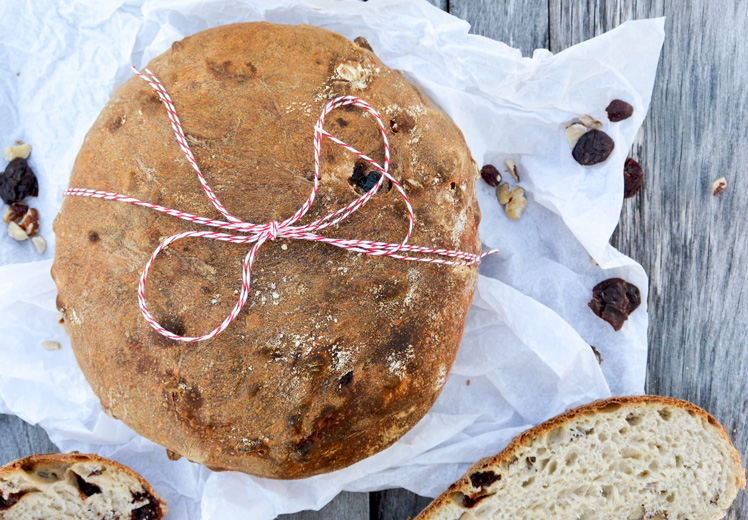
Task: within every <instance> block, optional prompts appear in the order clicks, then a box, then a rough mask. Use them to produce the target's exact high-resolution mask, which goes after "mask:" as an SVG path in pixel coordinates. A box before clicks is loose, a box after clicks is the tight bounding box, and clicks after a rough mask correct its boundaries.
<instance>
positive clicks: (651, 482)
mask: <svg viewBox="0 0 748 520" xmlns="http://www.w3.org/2000/svg"><path fill="white" fill-rule="evenodd" d="M744 488H745V470H744V469H743V467H742V465H741V461H740V456H739V455H738V452H737V450H735V448H734V447H733V446H732V443H731V442H730V438H729V437H728V435H727V432H726V431H725V429H724V428H723V427H722V425H720V424H719V423H718V422H717V420H716V419H715V418H714V417H712V416H711V415H709V414H708V413H707V412H705V411H704V410H702V409H701V408H699V407H698V406H696V405H694V404H691V403H689V402H687V401H681V400H679V399H672V398H668V397H658V396H636V397H613V398H610V399H605V400H602V401H596V402H594V403H592V404H589V405H586V406H582V407H580V408H576V409H574V410H569V411H568V412H566V413H564V414H561V415H559V416H557V417H554V418H553V419H550V420H549V421H546V422H544V423H542V424H540V425H538V426H536V427H534V428H531V429H530V430H527V431H526V432H524V433H523V434H521V435H519V436H518V437H516V438H515V439H514V440H513V441H512V442H511V443H510V444H509V446H507V447H506V449H504V451H502V452H501V453H499V454H498V455H495V456H493V457H489V458H485V459H483V460H480V461H478V462H477V463H476V464H474V465H473V466H472V467H471V468H470V470H469V471H468V472H467V473H466V474H465V475H464V476H463V477H462V478H461V479H460V480H458V481H457V482H455V483H454V484H453V485H452V486H451V487H450V488H449V489H447V490H446V491H445V492H444V493H442V495H441V496H439V497H438V498H437V499H436V500H434V502H432V503H431V505H429V506H428V507H427V508H426V509H425V510H424V511H423V512H422V513H421V514H420V515H418V517H417V518H416V520H504V519H511V520H525V519H528V520H529V519H532V520H540V519H554V520H565V519H574V520H592V519H598V518H600V519H602V518H605V519H616V520H655V519H656V520H664V519H667V520H717V519H719V518H722V517H723V516H724V514H725V511H726V509H727V508H728V507H729V506H730V504H731V503H732V501H733V500H734V499H735V496H736V495H737V493H738V490H740V489H744Z"/></svg>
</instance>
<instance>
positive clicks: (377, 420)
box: [53, 23, 480, 478]
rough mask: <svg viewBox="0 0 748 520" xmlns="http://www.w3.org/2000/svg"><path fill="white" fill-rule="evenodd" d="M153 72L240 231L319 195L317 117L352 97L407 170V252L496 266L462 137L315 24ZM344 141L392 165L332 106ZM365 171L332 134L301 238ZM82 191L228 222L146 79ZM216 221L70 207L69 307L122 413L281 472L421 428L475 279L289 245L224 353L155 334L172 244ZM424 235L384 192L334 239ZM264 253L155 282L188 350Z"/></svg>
mask: <svg viewBox="0 0 748 520" xmlns="http://www.w3.org/2000/svg"><path fill="white" fill-rule="evenodd" d="M148 68H149V69H150V70H152V71H153V73H154V74H155V75H156V76H158V78H159V79H160V80H161V81H162V82H163V84H164V85H165V86H166V88H167V89H168V91H169V94H170V96H171V98H172V99H173V101H174V104H175V107H176V110H177V112H178V114H179V118H180V120H181V123H182V126H183V128H184V131H185V134H186V138H187V141H188V142H189V143H190V146H191V148H192V151H193V153H194V154H195V158H196V160H197V162H198V164H199V165H200V167H201V169H202V172H203V174H204V175H205V177H206V179H207V181H208V183H209V184H210V185H211V187H212V188H213V189H214V191H215V193H216V195H217V196H218V197H219V199H220V200H221V202H222V203H223V204H224V206H226V208H227V209H228V210H229V211H230V212H232V213H233V214H234V215H236V216H237V217H238V218H241V219H242V220H243V221H246V222H253V223H258V224H261V223H266V222H268V221H270V220H283V219H285V218H287V217H290V216H291V215H293V214H294V213H295V212H296V211H297V210H298V209H299V208H300V207H301V205H302V204H303V203H304V202H305V201H306V200H307V197H309V194H310V192H311V189H312V186H313V173H312V172H313V171H314V164H313V148H312V147H313V139H312V138H313V128H314V124H315V122H316V121H317V118H318V117H319V115H320V113H321V111H322V109H323V108H324V106H325V105H326V104H327V103H328V101H330V100H331V99H334V98H336V97H338V96H341V95H346V94H351V95H356V96H359V97H361V98H363V99H365V100H367V101H368V102H369V103H371V104H372V106H373V107H374V108H375V109H376V110H377V111H378V113H379V114H380V115H381V116H382V118H383V119H384V122H385V126H386V127H387V128H388V130H387V132H388V138H389V144H390V148H391V155H392V164H391V167H390V172H391V173H392V175H393V177H394V178H395V179H397V180H398V181H400V182H401V183H402V184H403V185H404V187H405V190H406V192H407V194H408V197H409V199H410V202H411V203H412V205H413V210H414V212H415V216H416V221H415V225H414V229H413V234H412V237H411V240H410V243H411V244H413V245H418V246H425V247H429V248H435V249H436V248H446V249H452V250H460V251H468V252H471V253H478V252H479V251H480V240H479V237H478V222H479V220H480V212H479V208H478V203H477V200H476V196H475V171H476V169H475V164H474V162H473V160H472V158H471V156H470V152H469V149H468V147H467V145H466V144H465V140H464V138H463V136H462V133H461V132H460V130H459V129H458V128H457V127H456V126H455V125H454V123H452V121H450V119H449V118H448V117H447V116H446V115H445V114H444V113H443V112H442V111H441V110H439V109H438V108H437V107H436V106H435V105H434V104H433V103H432V102H431V101H429V100H428V99H427V98H426V97H425V96H424V95H423V94H422V93H421V91H420V90H419V89H418V88H416V87H414V86H413V85H411V84H409V83H408V82H407V81H406V80H405V78H404V77H403V75H402V74H401V73H400V72H398V71H395V70H391V69H389V68H388V67H387V66H386V65H384V64H383V63H382V62H381V61H380V60H379V59H378V58H377V57H376V56H375V55H374V54H373V53H372V52H371V51H370V50H368V49H366V48H364V47H361V46H359V45H356V44H354V43H353V42H351V41H349V40H347V39H346V38H344V37H343V36H341V35H339V34H336V33H333V32H330V31H327V30H324V29H321V28H318V27H310V26H305V25H301V26H287V25H273V24H268V23H248V24H236V25H228V26H223V27H217V28H215V29H210V30H207V31H204V32H201V33H198V34H195V35H194V36H190V37H188V38H185V39H184V40H182V41H180V42H176V43H174V44H173V45H172V48H171V50H169V51H167V52H166V53H165V54H163V55H161V56H159V57H157V58H155V59H154V60H153V61H152V62H151V63H149V65H148ZM392 122H394V123H392ZM395 123H396V124H397V132H395V131H394V130H392V125H393V124H395ZM325 130H326V131H328V132H330V133H331V134H333V135H335V136H336V137H338V138H339V139H341V140H342V141H344V142H346V143H349V144H350V145H352V146H354V147H355V148H357V149H358V150H361V151H362V152H363V153H366V154H367V155H369V156H371V157H372V158H374V159H375V160H377V161H380V162H381V161H382V160H383V158H384V151H383V150H384V148H383V141H382V138H381V135H380V133H379V128H378V126H377V124H376V123H375V121H374V119H373V118H372V117H371V116H369V115H367V114H365V113H364V112H363V111H362V110H361V109H359V108H355V107H347V108H341V109H339V110H335V111H334V112H331V113H330V114H329V115H328V117H327V119H326V122H325ZM362 168H364V172H363V173H367V174H368V173H370V171H371V170H370V169H367V168H369V166H368V164H363V165H362V164H361V162H360V160H359V159H358V157H356V156H355V155H354V154H351V153H350V152H348V151H346V150H344V149H343V148H341V147H339V146H336V145H334V144H332V143H331V142H329V141H327V140H325V141H324V142H323V143H322V151H321V167H320V172H321V180H320V184H319V192H318V195H317V197H316V200H315V202H314V204H313V205H312V207H311V210H310V212H309V214H308V215H307V216H306V217H304V219H302V220H301V221H300V224H306V223H309V222H311V221H313V220H314V219H317V218H320V217H322V216H324V215H327V214H329V213H331V212H332V211H334V210H336V209H338V208H342V207H344V206H346V205H347V204H349V203H350V202H351V201H353V200H355V199H356V198H357V197H359V196H361V195H362V194H363V191H362V189H361V187H360V186H358V185H357V184H356V183H355V182H353V181H352V177H353V176H354V174H355V173H356V172H358V173H361V169H362ZM71 186H72V187H79V188H91V189H99V190H106V191H111V192H119V193H123V194H126V195H128V196H131V197H136V198H138V199H140V200H144V201H148V202H151V203H154V204H160V205H164V206H168V207H171V208H176V209H179V210H181V211H185V212H189V213H192V214H196V215H201V216H210V217H211V218H215V217H217V216H219V215H218V214H217V212H216V211H215V209H214V208H213V207H212V206H211V204H210V202H209V201H208V199H207V198H206V196H205V193H204V192H203V190H202V189H201V187H200V184H199V182H198V180H197V178H196V176H195V173H194V172H193V171H192V168H191V166H190V164H189V163H188V162H187V160H186V159H185V157H184V154H183V153H182V151H181V150H180V148H179V146H178V145H177V143H176V142H175V139H174V134H173V132H172V129H171V126H170V124H169V120H168V118H167V114H166V112H165V110H164V107H163V106H162V104H161V103H160V102H159V98H158V96H157V95H156V93H155V92H153V91H152V90H151V89H150V87H148V85H147V84H146V83H145V82H144V81H143V80H141V79H139V78H135V77H134V78H132V79H130V80H129V81H127V82H126V83H125V84H124V85H123V86H122V87H120V88H119V89H118V90H117V91H116V92H115V93H114V95H113V97H112V99H111V100H110V101H109V103H108V104H107V106H106V107H105V108H104V109H103V111H102V112H101V114H100V116H99V118H98V120H97V121H96V122H95V123H94V125H93V127H92V128H91V130H90V131H89V133H88V135H87V137H86V139H85V141H84V144H83V146H82V148H81V150H80V153H79V154H78V157H77V159H76V162H75V165H74V168H73V172H72V175H71ZM199 228H200V226H198V225H196V224H193V223H188V222H184V221H182V220H178V219H176V218H173V217H170V216H168V215H164V214H161V213H157V212H154V211H150V210H148V209H145V208H139V207H136V206H133V205H130V204H122V203H118V202H112V201H105V200H100V199H82V198H78V197H66V198H65V200H64V201H63V203H62V209H61V213H60V215H59V217H58V219H57V222H56V226H55V234H56V236H57V246H56V248H55V249H56V250H55V264H54V268H53V276H54V278H55V280H56V283H57V288H58V302H57V303H58V308H59V309H60V311H61V312H62V313H63V315H64V320H65V323H66V326H67V328H68V330H69V332H70V339H71V343H72V347H73V350H74V352H75V355H76V358H77V360H78V363H79V364H80V366H81V369H82V370H83V373H84V374H85V376H86V378H87V380H88V382H89V383H90V384H91V387H92V388H93V390H94V392H95V393H96V394H97V395H98V396H99V398H100V400H101V404H102V407H103V409H104V410H105V411H106V412H107V413H109V414H110V415H112V416H113V417H117V418H119V419H121V420H122V421H123V422H125V423H126V424H127V425H128V426H130V427H131V428H133V429H134V430H135V431H137V432H138V433H140V434H141V435H143V436H145V437H148V438H149V439H151V440H153V441H155V442H157V443H159V444H161V445H163V446H165V447H166V448H168V449H170V450H171V451H172V452H174V453H175V454H178V455H182V456H184V457H186V458H188V459H189V460H191V461H194V462H198V463H201V464H204V465H206V466H208V467H210V468H211V469H215V470H237V471H243V472H247V473H251V474H254V475H259V476H263V477H271V478H303V477H309V476H311V475H315V474H319V473H324V472H328V471H332V470H336V469H340V468H343V467H346V466H348V465H350V464H353V463H354V462H357V461H359V460H361V459H363V458H365V457H368V456H370V455H373V454H374V453H377V452H379V451H381V450H382V449H384V448H386V447H387V446H389V445H391V444H392V443H393V442H395V441H396V440H397V439H399V438H400V437H401V436H402V435H403V434H404V433H405V432H407V431H408V430H409V429H410V428H412V427H413V426H414V425H415V424H416V423H417V422H418V421H419V420H420V419H421V417H423V416H424V414H425V413H426V412H427V410H428V409H429V408H430V407H431V405H432V404H433V403H434V401H435V400H436V398H437V397H438V395H439V392H440V391H441V389H442V387H443V385H444V383H445V381H446V378H447V374H448V373H449V370H450V368H451V365H452V362H453V361H454V358H455V355H456V352H457V347H458V345H459V341H460V337H461V335H462V330H463V327H464V322H465V315H466V312H467V308H468V306H469V304H470V302H471V299H472V295H473V291H474V289H475V285H476V283H477V279H478V272H477V269H476V268H475V267H450V266H439V265H434V264H425V263H422V262H405V261H400V260H395V259H392V258H383V257H373V256H366V255H359V254H356V253H352V252H350V251H344V250H341V249H338V248H335V247H331V246H329V245H326V244H322V243H312V242H305V241H299V240H288V239H283V238H279V239H276V240H275V241H270V242H267V243H265V244H263V246H262V247H261V248H260V249H259V251H258V253H257V256H256V259H255V263H254V265H253V268H252V281H251V287H250V296H249V299H248V300H247V303H246V305H245V306H244V308H243V310H242V311H241V313H239V315H238V316H237V319H236V320H235V321H234V322H233V323H232V324H231V325H230V326H229V327H228V328H227V329H226V330H225V331H224V332H223V333H222V334H220V335H218V336H217V337H216V338H214V339H212V340H210V341H202V342H198V343H178V342H175V341H172V340H168V339H166V338H164V337H162V336H161V335H159V334H158V333H156V332H155V331H154V330H153V329H152V328H151V327H150V326H149V325H148V324H147V323H146V321H145V320H144V319H143V316H142V315H141V312H140V309H139V308H138V303H137V302H138V298H137V287H138V280H139V278H140V273H141V271H142V269H143V266H144V264H145V262H146V261H147V260H148V258H149V257H150V256H151V254H152V252H153V250H154V249H155V248H156V247H157V246H158V245H159V240H160V239H161V238H162V237H167V236H171V235H174V234H177V233H180V232H183V231H186V230H195V229H199ZM205 229H213V228H205ZM407 230H408V218H407V211H406V207H405V205H404V203H403V200H402V198H401V197H400V196H399V194H398V193H397V190H396V189H395V188H392V189H389V190H388V186H387V185H386V186H385V187H383V188H382V190H381V191H380V192H378V193H377V194H376V195H374V196H373V197H372V199H371V200H370V201H369V202H368V203H367V204H366V205H365V206H364V207H363V208H362V209H360V210H359V211H357V212H356V213H354V214H353V215H351V216H350V217H349V218H347V219H346V220H345V221H343V222H342V223H341V224H340V225H337V226H333V227H331V228H329V229H326V230H324V231H321V232H320V234H324V235H326V236H331V237H341V238H346V239H366V240H376V241H384V242H391V243H399V242H401V241H402V239H403V237H404V236H405V234H406V233H407ZM248 249H249V246H246V245H241V244H230V243H226V242H222V243H219V242H212V241H207V240H201V239H197V238H194V239H189V240H184V241H180V242H177V243H174V244H172V245H170V246H169V248H168V249H167V250H165V251H164V253H163V255H162V256H161V257H159V259H158V260H157V261H156V263H154V265H153V269H152V270H151V274H150V275H149V279H148V287H147V293H146V298H147V300H148V306H149V309H150V311H151V312H152V313H153V315H154V317H155V318H156V319H157V321H159V322H160V323H161V324H163V325H164V326H165V327H166V328H167V329H169V330H171V331H172V332H175V333H177V334H180V335H187V336H200V335H202V334H205V333H207V332H208V331H210V330H212V329H213V328H214V327H216V325H218V324H219V323H220V322H221V321H222V320H223V319H224V317H225V316H226V315H228V314H229V312H230V311H231V309H232V308H233V307H234V305H235V303H236V298H237V297H236V295H235V293H234V291H235V290H236V289H238V288H239V287H240V286H241V260H242V258H243V257H244V256H245V255H246V254H247V252H248ZM114 302H116V303H114Z"/></svg>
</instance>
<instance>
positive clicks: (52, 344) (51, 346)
mask: <svg viewBox="0 0 748 520" xmlns="http://www.w3.org/2000/svg"><path fill="white" fill-rule="evenodd" d="M42 347H44V349H45V350H60V349H61V348H62V345H60V344H59V343H58V342H57V341H42Z"/></svg>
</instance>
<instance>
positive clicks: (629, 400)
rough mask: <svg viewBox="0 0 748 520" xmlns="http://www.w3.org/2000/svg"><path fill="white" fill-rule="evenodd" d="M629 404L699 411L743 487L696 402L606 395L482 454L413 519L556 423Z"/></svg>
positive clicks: (429, 514) (427, 515)
mask: <svg viewBox="0 0 748 520" xmlns="http://www.w3.org/2000/svg"><path fill="white" fill-rule="evenodd" d="M630 404H635V405H636V404H639V405H646V404H658V405H667V406H672V407H676V408H683V409H685V410H687V411H691V412H694V413H696V414H698V415H699V416H701V417H703V418H704V419H706V420H707V421H708V422H709V424H711V425H712V426H714V427H715V428H716V429H717V431H718V432H719V435H720V436H721V437H722V438H723V439H724V440H726V441H727V444H728V445H729V446H730V458H731V459H732V461H733V463H734V465H735V467H736V468H739V470H738V471H737V472H736V473H737V477H736V486H737V488H738V489H745V484H746V480H745V470H743V466H742V462H741V460H740V454H739V453H738V451H737V450H736V449H735V447H734V446H733V445H732V442H731V441H730V436H729V435H728V434H727V431H726V430H725V428H724V426H722V425H721V424H720V423H719V421H717V419H715V418H714V417H713V416H712V415H711V414H709V412H707V411H706V410H704V409H702V408H700V407H698V406H696V405H695V404H693V403H691V402H689V401H684V400H682V399H676V398H674V397H663V396H658V395H634V396H614V397H609V398H607V399H599V400H597V401H593V402H591V403H589V404H586V405H583V406H580V407H577V408H572V409H571V410H568V411H566V412H564V413H562V414H560V415H557V416H555V417H552V418H551V419H549V420H547V421H545V422H542V423H540V424H538V425H537V426H534V427H532V428H530V429H529V430H526V431H524V432H522V433H521V434H519V435H518V436H516V437H515V438H514V439H512V441H511V442H510V443H509V444H508V445H507V447H506V448H504V449H503V450H502V451H501V452H499V453H498V454H496V455H493V456H490V457H485V458H483V459H481V460H479V461H478V462H476V463H475V464H473V465H472V466H470V469H468V471H467V472H466V473H465V475H463V476H462V477H461V478H460V479H459V480H458V481H456V482H455V483H454V484H452V485H451V486H449V488H447V489H446V491H444V493H442V494H441V495H439V496H438V497H437V498H436V499H434V501H433V502H431V504H429V505H428V506H427V507H426V509H424V510H423V511H422V512H421V513H420V514H419V515H418V516H417V517H416V518H415V520H429V519H431V518H433V517H434V515H435V514H436V513H437V512H438V510H439V509H440V508H441V507H443V505H444V504H445V503H446V502H447V501H448V500H450V497H451V495H452V494H453V493H455V492H458V491H464V490H466V489H470V486H471V484H470V475H471V474H473V473H475V472H479V471H482V470H485V469H486V468H489V467H494V466H497V465H499V464H500V463H502V462H506V461H509V460H511V458H512V457H513V456H514V454H515V452H516V451H517V450H518V449H519V448H520V447H523V446H527V445H529V444H530V443H531V442H532V440H533V439H536V438H538V437H541V436H543V435H545V434H547V433H548V432H550V431H552V430H554V429H555V428H557V427H558V426H562V425H564V424H568V423H570V422H572V421H573V420H574V419H576V418H578V417H581V416H584V415H593V414H595V413H597V412H599V411H600V410H601V409H603V408H606V407H609V406H615V405H630Z"/></svg>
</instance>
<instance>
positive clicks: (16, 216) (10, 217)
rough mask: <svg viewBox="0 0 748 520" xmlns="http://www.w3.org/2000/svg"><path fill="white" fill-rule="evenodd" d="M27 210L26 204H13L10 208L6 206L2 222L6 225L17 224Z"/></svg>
mask: <svg viewBox="0 0 748 520" xmlns="http://www.w3.org/2000/svg"><path fill="white" fill-rule="evenodd" d="M28 210H29V207H28V206H27V205H26V204H21V203H20V202H14V203H13V204H11V205H10V206H8V209H7V210H6V211H5V215H4V216H3V222H5V223H6V224H9V223H11V222H15V223H18V221H19V220H21V219H22V218H23V216H24V215H25V214H26V212H27V211H28Z"/></svg>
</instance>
